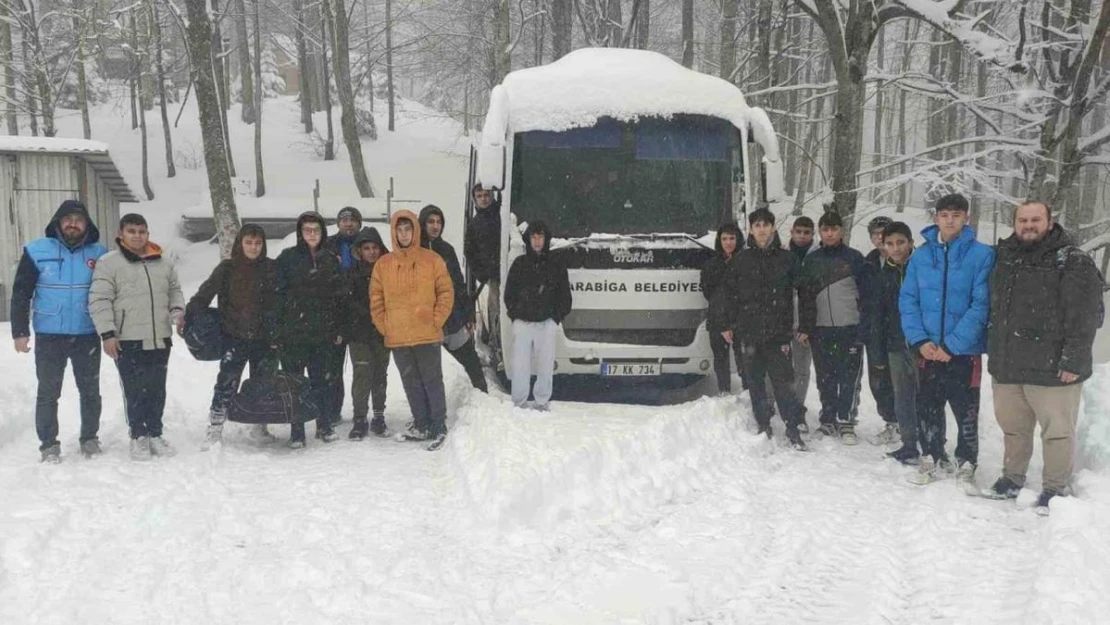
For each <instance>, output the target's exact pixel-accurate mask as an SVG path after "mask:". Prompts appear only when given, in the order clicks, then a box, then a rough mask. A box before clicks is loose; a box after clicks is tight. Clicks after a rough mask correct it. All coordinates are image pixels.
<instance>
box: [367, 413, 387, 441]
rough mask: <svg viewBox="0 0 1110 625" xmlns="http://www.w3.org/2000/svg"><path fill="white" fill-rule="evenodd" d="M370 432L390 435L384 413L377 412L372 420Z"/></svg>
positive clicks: (376, 434)
mask: <svg viewBox="0 0 1110 625" xmlns="http://www.w3.org/2000/svg"><path fill="white" fill-rule="evenodd" d="M370 432H371V433H373V434H374V436H389V432H387V431H386V427H385V415H384V414H375V415H374V418H373V419H371V420H370Z"/></svg>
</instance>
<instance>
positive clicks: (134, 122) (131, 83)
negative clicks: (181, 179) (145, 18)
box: [127, 9, 139, 130]
mask: <svg viewBox="0 0 1110 625" xmlns="http://www.w3.org/2000/svg"><path fill="white" fill-rule="evenodd" d="M127 13H128V18H129V19H128V21H129V22H130V24H131V53H130V57H131V66H130V67H129V68H128V69H129V70H130V71H129V72H128V73H127V90H128V96H129V97H130V100H131V130H135V129H136V128H138V127H139V109H138V102H139V85H138V82H139V79H138V78H137V76H136V74H138V72H139V33H138V32H137V31H136V30H135V10H134V9H131V10H129V11H128V12H127Z"/></svg>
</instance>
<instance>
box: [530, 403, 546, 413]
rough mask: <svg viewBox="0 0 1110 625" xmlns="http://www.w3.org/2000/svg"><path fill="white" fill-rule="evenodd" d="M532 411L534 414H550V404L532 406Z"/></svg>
mask: <svg viewBox="0 0 1110 625" xmlns="http://www.w3.org/2000/svg"><path fill="white" fill-rule="evenodd" d="M532 410H535V411H536V412H551V404H536V405H535V406H532Z"/></svg>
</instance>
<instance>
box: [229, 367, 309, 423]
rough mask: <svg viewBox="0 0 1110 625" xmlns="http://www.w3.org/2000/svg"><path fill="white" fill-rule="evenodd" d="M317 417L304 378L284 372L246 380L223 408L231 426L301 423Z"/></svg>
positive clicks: (307, 384)
mask: <svg viewBox="0 0 1110 625" xmlns="http://www.w3.org/2000/svg"><path fill="white" fill-rule="evenodd" d="M319 414H320V410H319V408H317V406H316V402H315V400H314V399H313V397H312V387H311V385H310V384H309V381H308V379H306V378H305V377H304V376H301V375H294V374H292V373H289V372H287V371H278V372H275V373H273V374H270V375H261V376H254V377H251V378H248V379H247V381H245V382H243V387H242V388H241V389H239V392H238V393H236V394H235V395H234V396H233V397H232V398H231V403H230V404H229V405H228V407H227V420H228V421H233V422H235V423H249V424H260V423H265V424H289V423H304V422H306V421H312V420H313V419H315V418H316V417H317V416H319Z"/></svg>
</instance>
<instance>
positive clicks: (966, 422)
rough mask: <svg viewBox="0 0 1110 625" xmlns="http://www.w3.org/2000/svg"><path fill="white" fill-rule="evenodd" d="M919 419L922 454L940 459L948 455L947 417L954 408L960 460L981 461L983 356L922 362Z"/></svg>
mask: <svg viewBox="0 0 1110 625" xmlns="http://www.w3.org/2000/svg"><path fill="white" fill-rule="evenodd" d="M918 375H919V377H918V391H917V420H918V427H919V428H920V430H921V453H923V454H925V455H929V456H932V457H933V460H938V459H940V457H941V456H943V455H944V443H945V442H946V441H945V429H946V426H947V423H946V420H947V416H946V415H945V412H944V406H945V405H946V404H947V405H949V406H951V407H952V413H953V414H954V415H955V417H956V426H957V428H958V429H959V432H958V434H957V440H956V460H957V461H960V460H963V461H965V462H970V463H971V464H978V462H979V383H980V380H981V378H982V375H983V357H982V356H953V357H952V360H950V361H948V362H939V361H936V360H922V362H921V368H920V370H919V372H918Z"/></svg>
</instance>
